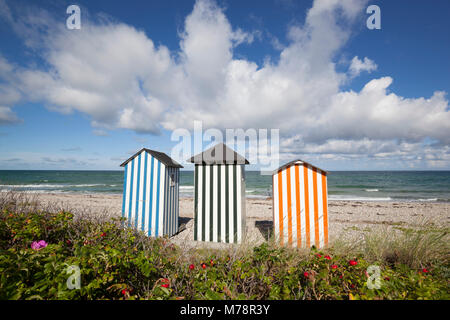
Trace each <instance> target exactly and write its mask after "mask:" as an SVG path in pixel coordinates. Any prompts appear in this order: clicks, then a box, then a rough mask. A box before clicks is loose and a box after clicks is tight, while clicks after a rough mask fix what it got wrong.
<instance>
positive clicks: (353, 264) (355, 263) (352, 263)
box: [348, 260, 358, 266]
mask: <svg viewBox="0 0 450 320" xmlns="http://www.w3.org/2000/svg"><path fill="white" fill-rule="evenodd" d="M348 264H349V265H351V266H356V265H357V264H358V261H356V260H350V261H349V262H348Z"/></svg>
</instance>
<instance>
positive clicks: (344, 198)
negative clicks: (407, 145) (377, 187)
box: [329, 195, 392, 201]
mask: <svg viewBox="0 0 450 320" xmlns="http://www.w3.org/2000/svg"><path fill="white" fill-rule="evenodd" d="M329 199H330V200H334V201H391V200H392V198H391V197H378V198H376V197H359V196H339V195H331V196H330V197H329Z"/></svg>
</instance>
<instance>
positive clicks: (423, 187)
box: [0, 170, 450, 202]
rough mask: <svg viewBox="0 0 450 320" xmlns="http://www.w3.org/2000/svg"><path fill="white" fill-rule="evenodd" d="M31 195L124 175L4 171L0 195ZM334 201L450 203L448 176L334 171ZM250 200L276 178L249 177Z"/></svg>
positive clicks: (111, 188) (190, 191) (186, 176)
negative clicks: (12, 192) (15, 193)
mask: <svg viewBox="0 0 450 320" xmlns="http://www.w3.org/2000/svg"><path fill="white" fill-rule="evenodd" d="M180 177H181V180H180V196H181V197H193V196H194V172H193V171H181V175H180ZM9 190H17V191H26V192H30V193H85V194H86V193H102V194H121V193H122V192H123V171H40V170H23V171H22V170H0V191H1V192H7V191H9ZM328 195H329V199H330V200H357V201H430V202H450V171H334V172H330V173H329V175H328ZM246 196H247V197H248V198H267V197H271V196H272V176H270V175H261V174H260V172H259V171H246Z"/></svg>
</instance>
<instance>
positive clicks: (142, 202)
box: [120, 148, 183, 237]
mask: <svg viewBox="0 0 450 320" xmlns="http://www.w3.org/2000/svg"><path fill="white" fill-rule="evenodd" d="M120 166H121V167H125V174H124V186H123V205H122V217H125V218H127V222H128V226H129V227H133V228H135V229H137V230H141V231H144V232H145V234H147V235H148V236H152V237H161V236H169V237H170V236H172V235H174V234H176V233H177V232H178V216H179V205H178V203H179V201H178V196H179V181H180V168H183V166H181V165H180V164H179V163H177V162H176V161H174V160H173V159H171V158H170V157H169V156H168V155H166V154H165V153H162V152H157V151H154V150H150V149H145V148H143V149H142V150H140V151H139V152H137V153H136V154H134V155H133V156H132V157H131V158H129V159H128V160H127V161H125V162H124V163H122V164H121V165H120Z"/></svg>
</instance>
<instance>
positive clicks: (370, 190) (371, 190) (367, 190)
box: [365, 189, 378, 192]
mask: <svg viewBox="0 0 450 320" xmlns="http://www.w3.org/2000/svg"><path fill="white" fill-rule="evenodd" d="M365 191H366V192H378V189H366V190H365Z"/></svg>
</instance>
